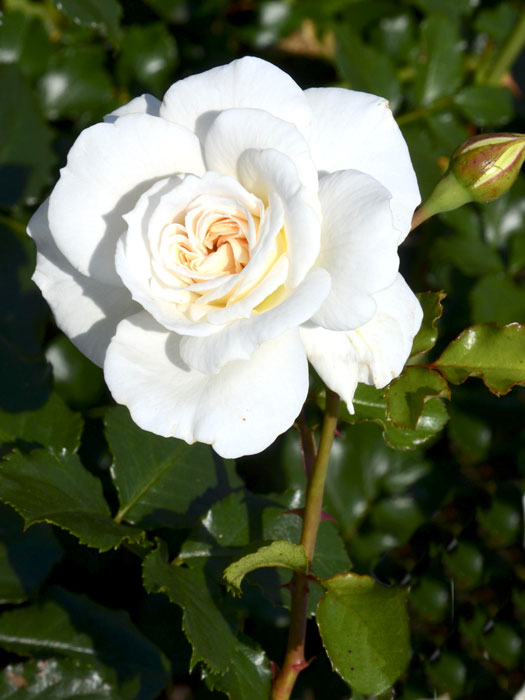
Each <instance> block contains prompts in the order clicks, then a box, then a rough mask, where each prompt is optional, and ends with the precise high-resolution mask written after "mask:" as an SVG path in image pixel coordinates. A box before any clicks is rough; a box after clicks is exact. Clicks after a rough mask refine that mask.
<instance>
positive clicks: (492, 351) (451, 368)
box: [433, 323, 525, 396]
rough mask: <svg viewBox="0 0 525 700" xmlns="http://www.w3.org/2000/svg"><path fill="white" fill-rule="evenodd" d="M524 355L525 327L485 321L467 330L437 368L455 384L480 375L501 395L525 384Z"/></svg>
mask: <svg viewBox="0 0 525 700" xmlns="http://www.w3.org/2000/svg"><path fill="white" fill-rule="evenodd" d="M524 358H525V326H523V325H520V324H518V323H513V324H510V325H508V326H497V325H495V324H484V325H478V326H471V327H470V328H467V329H466V330H464V331H463V332H462V333H461V334H460V335H459V336H458V337H457V338H456V339H455V340H453V341H452V342H451V343H450V345H448V346H447V347H446V348H445V350H444V351H443V353H442V354H441V355H440V357H439V358H438V359H437V360H436V361H435V362H434V364H433V367H435V368H436V369H438V370H439V371H440V372H441V373H442V374H443V375H444V376H445V377H446V379H448V381H449V382H452V383H453V384H462V383H463V382H464V381H465V380H466V379H468V377H479V378H480V379H482V380H483V382H484V384H485V386H487V387H488V388H489V389H490V391H491V392H492V393H493V394H497V395H498V396H501V395H503V394H506V393H508V392H509V391H510V390H511V389H512V387H513V386H515V385H516V384H519V385H523V384H525V359H524Z"/></svg>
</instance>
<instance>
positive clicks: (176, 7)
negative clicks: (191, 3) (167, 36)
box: [145, 0, 189, 24]
mask: <svg viewBox="0 0 525 700" xmlns="http://www.w3.org/2000/svg"><path fill="white" fill-rule="evenodd" d="M145 2H146V3H147V4H148V5H150V6H151V7H152V8H153V9H154V10H155V12H156V13H157V14H158V15H159V17H162V18H164V19H165V20H166V21H167V22H173V23H174V24H185V23H186V22H187V21H188V18H189V7H188V5H187V3H186V0H145Z"/></svg>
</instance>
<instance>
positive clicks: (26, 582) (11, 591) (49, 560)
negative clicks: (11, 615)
mask: <svg viewBox="0 0 525 700" xmlns="http://www.w3.org/2000/svg"><path fill="white" fill-rule="evenodd" d="M0 522H1V527H0V604H5V603H22V602H24V601H25V600H27V599H28V598H31V597H32V596H33V595H34V594H35V593H36V592H37V590H38V588H39V587H40V585H41V584H42V583H43V581H45V579H46V578H47V576H48V574H49V572H50V570H51V569H52V567H53V566H54V564H56V562H57V561H58V560H59V559H60V558H61V556H62V549H61V547H60V545H59V544H58V542H57V540H56V538H55V536H54V535H53V530H52V528H51V527H50V526H49V525H44V524H40V525H35V526H34V527H32V528H31V529H30V530H28V531H27V532H25V531H24V523H23V520H22V518H20V516H18V515H17V514H16V513H15V511H14V510H13V509H12V508H9V506H4V505H0Z"/></svg>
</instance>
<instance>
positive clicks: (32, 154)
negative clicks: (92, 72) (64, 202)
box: [0, 65, 55, 207]
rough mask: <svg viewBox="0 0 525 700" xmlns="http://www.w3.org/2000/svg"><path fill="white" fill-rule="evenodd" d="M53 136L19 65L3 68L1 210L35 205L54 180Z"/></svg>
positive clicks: (0, 91)
mask: <svg viewBox="0 0 525 700" xmlns="http://www.w3.org/2000/svg"><path fill="white" fill-rule="evenodd" d="M52 138H53V134H52V132H51V130H50V129H49V128H48V126H47V125H46V123H45V122H44V120H43V119H42V117H41V116H40V113H39V110H38V107H37V105H36V103H35V99H34V96H33V93H32V91H31V89H30V88H29V86H28V85H27V83H26V82H25V79H24V77H23V76H22V75H21V73H20V70H19V68H18V66H16V65H3V66H2V65H0V206H5V207H10V206H12V205H14V204H17V203H20V202H26V203H27V202H31V203H34V202H36V201H37V200H38V199H39V197H40V193H41V191H42V188H43V187H44V185H45V184H47V182H48V181H49V180H50V179H51V173H52V170H53V167H54V165H55V155H54V153H53V151H52V149H51V141H52Z"/></svg>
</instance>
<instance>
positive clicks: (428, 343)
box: [410, 291, 447, 357]
mask: <svg viewBox="0 0 525 700" xmlns="http://www.w3.org/2000/svg"><path fill="white" fill-rule="evenodd" d="M416 296H417V298H418V300H419V303H420V304H421V306H422V308H423V320H422V321H421V327H420V329H419V331H418V332H417V335H416V337H415V338H414V342H413V343H412V351H411V352H410V357H414V355H419V354H420V353H423V352H428V351H429V350H432V348H433V347H434V345H435V344H436V341H437V337H438V330H437V328H436V321H439V319H440V318H441V315H442V314H443V305H442V304H441V302H442V301H443V299H444V298H445V297H446V296H447V295H446V293H445V292H443V291H441V292H422V293H421V294H416Z"/></svg>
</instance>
